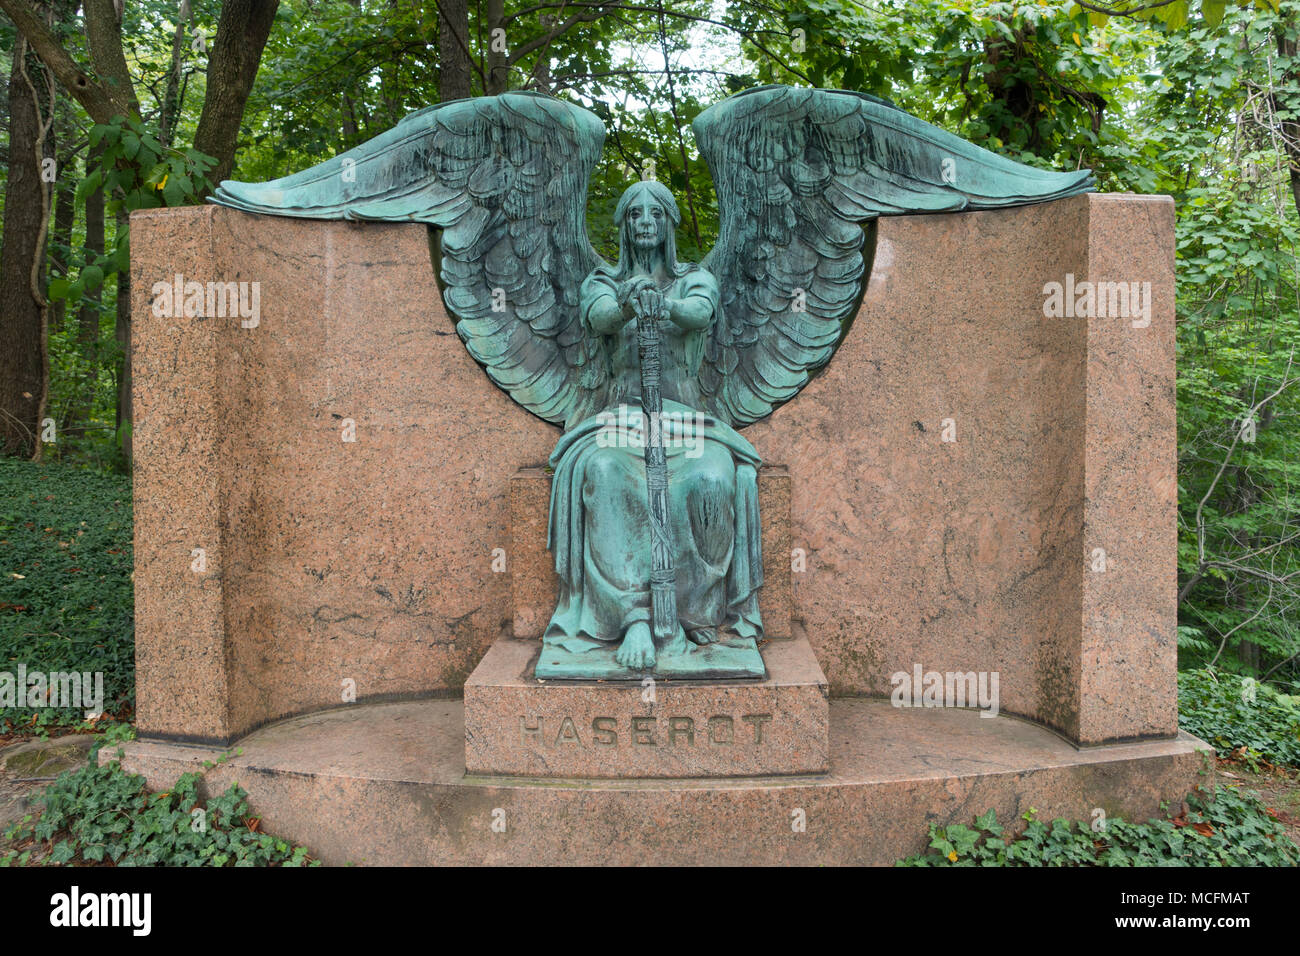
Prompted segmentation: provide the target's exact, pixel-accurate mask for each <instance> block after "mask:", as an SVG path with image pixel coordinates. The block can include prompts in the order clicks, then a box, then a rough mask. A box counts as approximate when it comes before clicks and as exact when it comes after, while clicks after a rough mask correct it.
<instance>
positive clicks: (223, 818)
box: [0, 760, 317, 866]
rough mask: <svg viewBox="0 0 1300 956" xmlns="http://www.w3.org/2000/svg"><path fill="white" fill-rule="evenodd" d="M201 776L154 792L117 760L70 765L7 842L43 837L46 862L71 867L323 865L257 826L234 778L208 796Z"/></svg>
mask: <svg viewBox="0 0 1300 956" xmlns="http://www.w3.org/2000/svg"><path fill="white" fill-rule="evenodd" d="M202 779H203V777H202V775H201V774H197V773H187V774H184V775H183V776H181V778H180V779H179V780H177V781H176V785H175V786H174V787H173V788H172V789H171V791H169V792H167V793H150V792H149V791H148V790H146V789H145V779H144V777H142V776H138V775H136V774H128V773H126V772H125V771H124V770H122V765H121V764H120V763H119V762H117V761H116V760H114V761H110V762H109V763H106V764H104V765H103V766H102V767H101V766H95V765H93V764H87V765H86V766H85V767H83V768H81V769H79V770H76V771H67V772H65V773H63V774H60V775H59V778H58V779H57V780H56V781H54V783H52V784H50V785H49V786H48V787H47V788H46V789H45V791H44V794H43V796H42V798H41V799H42V801H43V809H42V811H41V812H40V814H39V816H35V815H29V816H28V817H26V818H24V819H23V820H22V821H20V822H18V823H16V824H14V825H13V826H12V827H10V828H9V830H8V832H6V833H5V837H6V838H7V839H9V840H16V841H21V840H26V839H35V840H38V841H41V842H43V843H45V844H46V845H47V846H48V848H49V850H50V853H49V856H48V857H47V858H45V859H44V860H42V861H41V862H44V863H50V864H57V865H66V864H78V863H105V862H110V863H113V864H116V865H118V866H305V865H317V863H316V861H312V860H310V859H309V857H308V855H307V850H306V848H304V847H295V846H291V845H290V844H289V843H287V842H286V841H284V840H279V839H276V838H275V837H273V836H270V835H269V834H265V833H259V832H257V827H258V825H259V823H260V821H258V820H257V819H256V818H254V817H252V816H251V815H250V813H249V809H248V802H247V796H248V794H247V793H246V792H245V791H244V790H243V789H242V788H241V787H240V786H239V785H238V784H231V785H230V787H229V788H228V789H227V790H226V791H225V792H224V793H222V794H221V795H219V796H216V797H213V798H211V799H209V800H207V801H206V802H205V801H203V800H202V799H200V797H199V793H198V788H199V785H200V783H201V781H202ZM30 859H31V852H30V850H28V851H24V852H22V853H20V852H19V851H17V850H10V851H9V852H8V853H7V854H6V856H5V857H4V858H3V859H0V864H3V865H13V864H15V863H17V864H19V865H23V864H26V863H27V862H29V861H30Z"/></svg>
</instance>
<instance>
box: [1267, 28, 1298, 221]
mask: <svg viewBox="0 0 1300 956" xmlns="http://www.w3.org/2000/svg"><path fill="white" fill-rule="evenodd" d="M1278 30H1279V31H1280V32H1279V33H1278V35H1277V52H1278V54H1279V55H1280V56H1281V57H1282V58H1283V59H1285V60H1287V61H1288V62H1289V63H1291V64H1292V67H1291V69H1289V70H1287V71H1286V72H1284V73H1283V74H1282V77H1281V79H1280V80H1279V81H1278V87H1291V88H1292V89H1294V88H1295V85H1296V83H1297V81H1298V80H1300V70H1297V69H1296V67H1295V57H1296V28H1295V26H1294V25H1293V24H1291V23H1289V22H1285V21H1283V22H1281V23H1279V24H1278ZM1272 99H1273V112H1274V113H1275V114H1276V113H1285V114H1287V115H1289V116H1295V115H1296V112H1295V111H1296V109H1297V108H1300V102H1291V101H1293V100H1300V97H1297V96H1294V95H1291V96H1287V95H1286V94H1284V93H1281V92H1279V91H1278V90H1276V89H1275V90H1274V92H1273V95H1272ZM1280 125H1281V127H1282V148H1283V149H1284V150H1286V158H1287V169H1288V170H1289V172H1290V178H1291V201H1292V202H1294V203H1295V208H1296V211H1297V212H1300V120H1297V119H1288V120H1282V121H1281V122H1280Z"/></svg>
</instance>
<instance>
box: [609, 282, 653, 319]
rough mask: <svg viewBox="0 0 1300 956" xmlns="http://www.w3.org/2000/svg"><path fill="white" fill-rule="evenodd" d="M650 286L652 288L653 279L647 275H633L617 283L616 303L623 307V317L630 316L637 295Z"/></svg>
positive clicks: (633, 309)
mask: <svg viewBox="0 0 1300 956" xmlns="http://www.w3.org/2000/svg"><path fill="white" fill-rule="evenodd" d="M652 288H654V280H652V279H651V278H650V277H649V276H634V277H633V278H631V279H628V280H626V281H624V282H621V283H619V286H618V290H617V296H618V304H619V306H620V307H621V308H622V309H623V315H624V317H626V318H629V319H630V318H632V314H633V312H634V311H635V308H636V301H637V295H638V294H639V293H640V292H641V291H642V290H643V289H652Z"/></svg>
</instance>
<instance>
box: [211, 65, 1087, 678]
mask: <svg viewBox="0 0 1300 956" xmlns="http://www.w3.org/2000/svg"><path fill="white" fill-rule="evenodd" d="M694 130H695V135H696V139H697V140H698V142H699V145H700V151H701V153H702V154H703V155H704V157H705V159H706V160H707V161H708V163H709V168H710V170H711V171H712V173H713V177H714V180H715V183H716V185H717V190H718V208H719V210H720V213H721V228H720V234H719V237H718V242H717V245H716V246H715V247H714V248H713V250H712V251H711V252H710V253H709V254H708V256H706V257H705V259H704V261H703V262H702V263H700V264H699V265H690V264H685V263H680V262H678V261H677V254H676V244H675V241H674V235H675V230H676V227H677V225H678V223H679V221H680V214H679V212H678V209H677V204H676V202H675V201H674V199H673V197H672V195H671V193H670V192H669V191H668V190H667V188H665V187H664V186H662V185H660V184H659V183H656V182H653V181H648V182H640V183H636V184H634V185H633V186H631V187H630V188H629V189H628V190H627V192H626V193H624V195H623V197H622V199H621V200H620V201H619V204H618V209H617V211H616V214H615V220H616V223H617V225H618V229H619V260H618V262H617V264H615V265H610V264H608V263H606V262H605V261H603V260H602V259H601V258H600V256H598V255H597V254H596V252H595V250H594V249H593V248H592V247H591V243H590V241H589V240H588V237H587V229H586V222H585V209H586V198H587V182H588V178H589V176H590V173H591V170H592V168H593V167H594V166H595V164H596V162H597V160H598V159H599V158H600V154H601V147H602V145H603V143H604V135H605V133H604V128H603V127H602V125H601V122H600V120H599V119H597V117H596V116H594V115H593V114H592V113H590V112H588V111H587V110H584V109H582V108H581V107H578V106H574V105H572V104H569V103H565V102H563V101H560V100H557V99H552V98H550V97H545V96H539V95H536V94H529V93H507V94H505V95H502V96H497V97H487V98H479V99H470V100H459V101H456V102H451V103H445V104H441V105H438V106H433V107H429V108H427V109H423V110H420V111H418V112H416V113H412V114H411V115H410V116H408V117H406V118H405V119H404V120H402V122H401V123H399V124H398V125H397V126H396V127H394V128H393V129H391V130H389V131H388V132H386V133H384V134H382V135H381V136H378V137H376V138H375V139H373V140H370V141H369V142H367V143H365V144H363V145H361V146H359V147H357V148H356V149H353V150H351V151H349V152H347V153H344V154H343V155H341V156H338V157H335V158H334V159H331V160H329V161H327V162H324V163H321V164H320V165H318V166H314V167H312V168H311V169H307V170H304V171H303V172H300V173H297V174H295V175H293V176H288V177H285V178H284V179H279V180H275V181H274V182H269V183H235V182H225V183H222V184H221V188H220V189H218V190H217V193H216V195H215V196H214V197H213V198H214V201H215V202H219V203H222V204H224V205H228V206H233V207H235V208H237V209H243V210H245V211H248V212H254V213H267V214H272V215H281V216H301V217H309V218H317V219H357V220H382V221H414V222H424V223H428V224H429V225H430V226H435V227H438V229H440V230H441V235H440V240H441V264H442V281H443V285H444V291H443V299H444V301H445V303H446V305H447V308H448V309H449V310H450V311H451V313H452V314H453V315H455V317H456V318H457V320H458V321H457V325H456V329H457V332H458V333H459V334H460V337H461V339H462V340H463V341H464V343H465V346H466V348H468V349H469V352H470V354H471V355H473V356H474V358H475V359H476V360H477V361H478V362H479V363H480V364H482V366H483V367H484V369H485V370H486V371H487V374H488V375H489V376H490V377H491V379H492V381H494V382H495V383H496V384H497V385H499V386H500V387H501V388H503V389H505V390H506V391H507V392H508V393H509V394H510V396H511V397H512V398H513V399H514V400H515V401H516V402H518V403H519V404H520V405H522V406H523V407H524V408H526V409H528V410H529V411H530V412H532V413H534V414H535V415H538V416H540V417H541V418H543V419H545V420H546V421H549V422H553V423H555V424H557V425H561V426H563V428H564V434H563V436H562V437H561V438H560V441H559V443H558V444H557V445H556V447H555V451H554V452H553V453H552V455H551V465H552V467H553V468H554V469H555V476H554V482H553V485H552V493H551V514H550V537H549V546H550V548H551V551H552V553H553V554H554V556H555V568H556V571H557V572H558V574H559V578H560V598H559V603H558V606H557V607H556V610H555V613H554V615H553V616H552V618H551V621H550V624H549V626H548V627H547V629H546V632H545V636H544V638H543V647H542V652H541V655H540V657H539V660H538V664H537V669H536V675H537V676H538V677H539V678H558V679H600V678H604V679H610V678H615V679H635V678H640V677H642V676H645V675H654V676H658V677H675V678H745V677H748V678H761V677H763V676H764V673H765V671H764V667H763V662H762V657H761V655H760V653H759V651H758V647H757V644H758V642H759V641H761V640H762V637H763V624H762V619H761V616H760V614H759V608H758V593H759V588H760V587H761V586H762V583H763V568H762V555H761V550H760V545H759V540H760V535H759V514H758V486H757V474H758V467H759V465H760V463H761V462H760V459H759V456H758V453H757V452H756V451H755V449H754V448H753V446H752V445H750V443H749V442H747V441H746V440H745V439H744V438H743V437H741V436H740V434H739V433H738V432H737V431H736V429H738V428H743V427H744V426H745V425H748V424H750V423H752V422H755V421H758V420H759V419H762V418H765V417H766V416H768V415H770V414H771V413H772V412H773V410H775V409H776V408H777V407H778V406H779V405H781V404H783V403H784V402H786V401H789V400H790V399H791V398H792V397H794V395H795V394H797V393H798V392H799V390H800V389H801V388H803V386H804V385H805V384H806V383H807V382H808V380H809V377H810V376H811V374H812V373H814V372H816V371H817V370H818V369H819V368H821V367H822V366H824V365H825V364H826V363H827V362H828V361H829V360H830V358H831V355H832V353H833V352H834V350H835V348H836V346H837V345H838V344H839V342H840V339H841V338H842V337H843V334H844V330H845V328H846V327H847V325H848V322H849V320H850V319H851V317H852V315H853V312H854V310H855V309H856V307H857V304H858V302H859V301H860V300H861V296H862V290H863V286H864V281H863V280H864V272H865V267H864V262H863V256H862V246H863V240H864V233H863V229H862V225H863V224H864V223H865V222H867V221H869V220H871V219H874V218H876V217H877V216H887V215H899V214H906V213H936V212H959V211H963V210H977V209H994V208H1001V207H1005V206H1015V205H1022V204H1025V203H1033V202H1042V201H1045V200H1050V199H1057V198H1060V197H1063V196H1069V195H1073V194H1075V193H1079V192H1085V191H1087V190H1089V189H1091V188H1092V176H1091V174H1090V173H1089V172H1087V171H1086V170H1085V171H1081V172H1075V173H1056V172H1045V171H1042V170H1038V169H1034V168H1032V167H1029V166H1024V165H1021V164H1020V163H1016V162H1013V161H1011V160H1008V159H1004V158H1003V157H1000V156H997V155H995V154H993V153H990V152H988V151H986V150H983V149H980V148H979V147H977V146H974V145H972V144H970V143H967V142H965V141H964V140H961V139H959V138H957V137H956V136H953V135H951V134H950V133H946V132H944V131H943V130H940V129H938V128H936V127H934V126H931V125H930V124H928V123H925V122H923V121H921V120H919V119H917V118H916V117H914V116H911V115H909V114H907V113H904V112H902V111H901V110H898V109H896V108H894V107H892V106H890V105H889V104H887V103H885V102H883V101H881V100H878V99H876V98H874V97H871V96H867V95H865V94H861V93H852V92H845V91H839V90H808V89H795V88H792V87H783V86H768V87H762V88H759V89H754V90H749V91H746V92H744V93H740V94H738V95H736V96H732V97H730V98H728V99H726V100H724V101H723V102H721V103H718V104H717V105H715V106H713V107H712V108H710V109H708V110H706V111H705V112H704V113H702V114H700V116H699V117H698V118H697V119H696V120H695V123H694Z"/></svg>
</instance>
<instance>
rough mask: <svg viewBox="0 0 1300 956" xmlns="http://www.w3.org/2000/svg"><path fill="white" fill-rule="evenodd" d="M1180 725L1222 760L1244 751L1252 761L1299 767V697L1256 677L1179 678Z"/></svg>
mask: <svg viewBox="0 0 1300 956" xmlns="http://www.w3.org/2000/svg"><path fill="white" fill-rule="evenodd" d="M1178 723H1179V726H1181V727H1182V729H1183V730H1185V731H1187V732H1188V733H1189V734H1195V735H1196V736H1197V737H1200V738H1201V739H1202V740H1204V741H1205V742H1206V743H1208V744H1211V745H1212V746H1213V747H1214V749H1215V750H1216V751H1217V752H1218V754H1219V756H1220V757H1225V756H1227V755H1228V754H1229V753H1231V752H1233V751H1240V752H1241V753H1242V755H1243V756H1244V757H1245V758H1246V759H1247V761H1248V762H1255V761H1257V760H1259V759H1263V760H1267V761H1268V762H1269V763H1275V764H1284V765H1287V766H1292V767H1300V697H1292V696H1288V695H1285V694H1280V693H1278V692H1277V691H1276V690H1275V689H1274V688H1272V687H1270V686H1269V685H1268V684H1263V683H1260V682H1258V681H1255V680H1254V679H1253V678H1240V677H1234V676H1231V675H1226V674H1216V673H1215V672H1214V671H1213V670H1209V669H1202V670H1195V671H1184V672H1182V673H1180V674H1179V675H1178ZM1241 748H1244V750H1242V749H1241Z"/></svg>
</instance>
